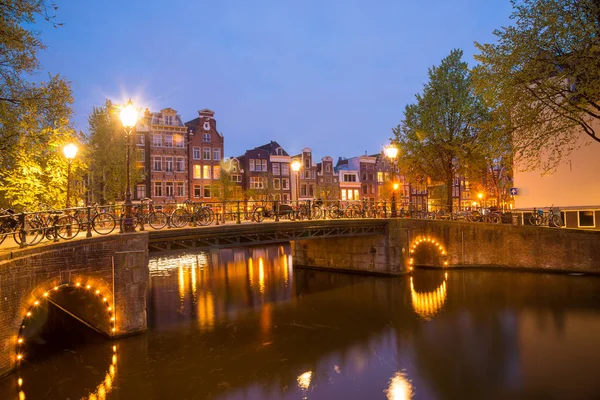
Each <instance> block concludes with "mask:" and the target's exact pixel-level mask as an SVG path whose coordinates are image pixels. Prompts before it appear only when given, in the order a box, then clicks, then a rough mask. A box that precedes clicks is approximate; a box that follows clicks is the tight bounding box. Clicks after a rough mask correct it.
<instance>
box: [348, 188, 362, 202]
mask: <svg viewBox="0 0 600 400" xmlns="http://www.w3.org/2000/svg"><path fill="white" fill-rule="evenodd" d="M348 192H354V200H359V199H360V197H359V196H358V189H354V190H348ZM350 200H352V199H350Z"/></svg>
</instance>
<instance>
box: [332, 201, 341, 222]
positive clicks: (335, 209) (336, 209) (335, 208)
mask: <svg viewBox="0 0 600 400" xmlns="http://www.w3.org/2000/svg"><path fill="white" fill-rule="evenodd" d="M341 214H342V212H341V210H340V206H338V205H337V204H334V205H332V206H331V207H329V218H331V219H338V218H339V217H340V216H341Z"/></svg>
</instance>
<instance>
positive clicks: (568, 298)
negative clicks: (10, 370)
mask: <svg viewBox="0 0 600 400" xmlns="http://www.w3.org/2000/svg"><path fill="white" fill-rule="evenodd" d="M150 271H151V272H150V273H151V282H150V288H149V293H148V325H149V330H148V332H147V333H146V334H143V335H138V336H134V337H130V338H125V339H121V340H118V341H114V342H113V341H106V340H104V339H101V338H98V337H97V336H95V334H93V333H91V332H89V331H87V330H86V329H83V328H81V326H80V324H79V323H73V322H72V321H69V320H68V318H64V316H61V315H59V314H60V313H58V312H57V311H56V310H55V311H52V310H51V312H49V313H50V314H53V313H54V314H57V315H54V316H52V318H50V317H49V320H52V321H60V322H61V323H60V324H58V323H56V322H55V323H53V324H52V325H53V326H52V328H53V329H63V330H64V331H62V332H56V331H53V332H52V333H50V334H49V333H48V332H46V333H45V334H43V335H41V336H40V337H39V338H38V339H37V340H35V341H33V346H32V347H31V348H30V349H29V350H28V362H26V363H25V364H24V366H23V367H22V368H21V369H20V370H19V372H18V374H15V375H12V376H9V377H8V378H6V379H3V380H1V381H0V399H18V398H19V390H18V389H17V379H18V378H21V379H22V393H21V395H22V396H24V397H25V398H26V399H80V398H86V399H96V400H100V399H111V400H112V399H119V400H124V399H205V398H209V399H240V400H241V399H244V400H246V399H248V400H250V399H306V398H307V399H386V398H387V399H396V400H398V399H411V398H413V399H465V398H469V399H471V398H472V399H507V398H510V399H512V398H517V399H518V398H522V399H525V398H527V399H530V398H531V399H538V398H540V399H594V398H596V399H597V398H600V278H598V277H589V276H568V275H549V274H533V273H518V272H506V271H484V270H477V271H465V270H456V271H448V272H443V271H416V272H415V273H414V275H413V277H412V278H410V277H401V278H382V277H381V278H380V277H364V276H358V275H345V274H338V273H329V272H320V271H312V270H300V269H298V270H294V269H292V260H291V256H289V248H288V247H286V246H283V247H282V246H275V247H268V248H262V249H239V250H234V251H232V250H224V251H220V252H215V253H211V254H207V253H199V254H187V255H178V256H171V257H163V258H158V259H153V260H151V262H150ZM58 325H60V326H59V327H57V326H58ZM113 346H115V347H114V348H113Z"/></svg>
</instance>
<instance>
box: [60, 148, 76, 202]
mask: <svg viewBox="0 0 600 400" xmlns="http://www.w3.org/2000/svg"><path fill="white" fill-rule="evenodd" d="M63 153H64V155H65V158H66V159H67V208H69V207H71V200H70V199H71V197H70V193H71V163H72V162H73V159H74V158H75V155H76V154H77V146H75V145H74V144H73V143H69V144H68V145H66V146H65V147H64V148H63Z"/></svg>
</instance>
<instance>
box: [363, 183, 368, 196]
mask: <svg viewBox="0 0 600 400" xmlns="http://www.w3.org/2000/svg"><path fill="white" fill-rule="evenodd" d="M362 192H363V194H368V193H369V188H368V187H367V185H362Z"/></svg>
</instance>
